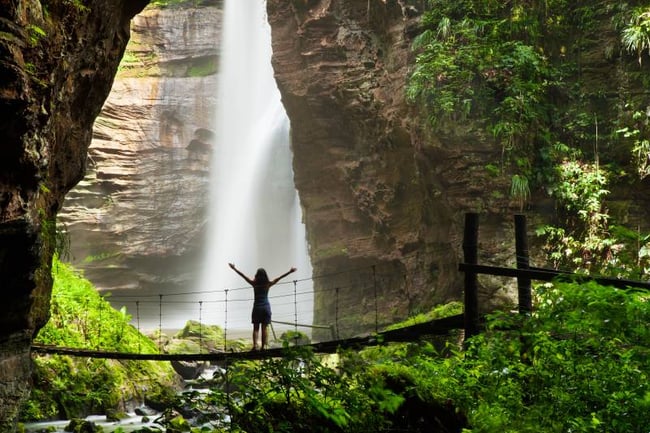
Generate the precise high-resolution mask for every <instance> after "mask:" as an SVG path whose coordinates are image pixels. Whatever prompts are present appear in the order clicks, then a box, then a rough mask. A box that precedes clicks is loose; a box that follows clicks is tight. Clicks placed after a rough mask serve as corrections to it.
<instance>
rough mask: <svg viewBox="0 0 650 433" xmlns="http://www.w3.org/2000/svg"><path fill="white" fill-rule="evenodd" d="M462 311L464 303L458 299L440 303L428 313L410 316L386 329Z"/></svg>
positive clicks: (423, 321) (414, 323) (452, 314)
mask: <svg viewBox="0 0 650 433" xmlns="http://www.w3.org/2000/svg"><path fill="white" fill-rule="evenodd" d="M462 312H463V303H462V302H458V301H452V302H449V303H447V304H442V305H438V306H436V307H435V308H434V309H432V310H431V311H428V312H426V313H422V314H416V315H415V316H413V317H409V318H408V319H406V320H404V321H402V322H399V323H395V324H393V325H390V326H388V327H386V328H385V330H386V331H390V330H392V329H399V328H403V327H405V326H411V325H417V324H418V323H425V322H428V321H431V320H434V319H441V318H443V317H449V316H454V315H456V314H462Z"/></svg>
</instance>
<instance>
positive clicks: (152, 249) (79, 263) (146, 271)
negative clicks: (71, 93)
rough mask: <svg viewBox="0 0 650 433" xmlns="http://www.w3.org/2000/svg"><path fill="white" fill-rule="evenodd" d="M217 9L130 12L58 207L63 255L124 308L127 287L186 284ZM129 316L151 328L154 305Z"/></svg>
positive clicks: (169, 288) (202, 208)
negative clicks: (125, 39)
mask: <svg viewBox="0 0 650 433" xmlns="http://www.w3.org/2000/svg"><path fill="white" fill-rule="evenodd" d="M221 14H222V8H221V2H220V1H217V0H213V1H204V2H202V4H201V6H196V5H195V4H194V3H193V2H189V3H187V4H179V5H174V6H170V7H167V8H161V7H153V6H150V7H148V8H146V9H145V10H144V11H143V12H142V13H140V14H138V15H136V16H135V17H134V19H133V22H132V25H131V40H130V42H129V44H128V46H127V49H126V54H125V57H124V59H123V61H122V63H121V66H120V68H119V70H118V72H117V75H116V77H115V82H114V85H113V88H112V90H111V93H110V95H109V97H108V98H107V100H106V103H105V104H104V107H103V108H102V111H101V113H100V114H99V116H98V117H97V121H96V122H95V127H94V130H93V139H92V143H91V145H90V148H89V154H88V161H89V163H88V167H87V171H86V176H85V178H84V179H83V180H82V181H81V182H80V183H79V184H78V185H77V186H76V187H75V188H73V189H72V190H71V191H70V193H69V194H68V195H67V196H66V199H65V202H64V205H63V209H62V211H61V212H60V213H59V222H60V224H61V225H62V227H65V228H66V231H67V233H68V236H69V239H70V249H69V250H70V258H69V259H70V261H71V262H72V263H73V264H74V265H75V267H77V268H78V269H81V270H82V271H83V272H84V275H85V276H86V277H87V278H88V279H89V280H90V281H92V282H93V284H94V285H95V286H96V287H97V288H98V289H99V290H100V291H101V292H102V293H105V294H106V293H110V294H111V297H110V298H109V299H110V300H111V301H112V302H114V306H115V307H116V308H121V306H126V307H127V310H128V312H129V313H130V314H132V315H133V316H135V315H136V314H137V312H136V305H135V300H134V299H133V298H132V297H131V296H132V294H133V293H137V294H138V295H139V296H141V298H140V299H143V300H145V301H146V300H147V297H146V296H147V295H148V294H149V295H153V296H155V297H156V298H157V296H158V294H159V293H162V294H166V293H179V292H186V291H188V290H191V289H193V288H194V281H195V280H196V277H197V275H198V274H199V267H200V265H201V264H202V261H201V259H200V256H201V252H202V251H201V250H202V247H203V238H204V229H205V226H206V224H205V223H206V221H205V220H206V218H207V215H206V205H207V196H208V189H209V185H208V182H209V178H210V176H209V168H210V155H211V146H212V142H211V141H212V135H213V132H212V131H211V129H210V128H211V127H212V124H213V122H214V116H215V107H216V98H217V77H218V74H217V69H218V61H219V52H218V46H219V40H220V33H221ZM124 296H126V298H125V297H124ZM150 310H151V311H150ZM154 310H155V311H154ZM139 312H140V313H141V314H140V315H141V316H142V320H141V325H142V326H143V327H145V328H147V329H153V328H154V327H156V326H157V325H158V320H157V317H158V310H157V305H156V306H154V305H153V304H152V303H147V302H142V304H141V305H140V306H139ZM152 317H156V320H155V323H154V322H153V321H152V320H147V319H146V318H152ZM190 318H192V319H194V320H197V319H198V318H197V317H193V316H188V317H187V319H190ZM183 324H184V323H183ZM181 326H182V325H181Z"/></svg>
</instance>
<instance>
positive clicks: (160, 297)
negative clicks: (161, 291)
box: [158, 295, 163, 352]
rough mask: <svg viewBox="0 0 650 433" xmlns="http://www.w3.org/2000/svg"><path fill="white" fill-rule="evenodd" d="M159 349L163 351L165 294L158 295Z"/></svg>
mask: <svg viewBox="0 0 650 433" xmlns="http://www.w3.org/2000/svg"><path fill="white" fill-rule="evenodd" d="M158 299H159V303H158V350H159V351H161V352H162V299H163V295H158Z"/></svg>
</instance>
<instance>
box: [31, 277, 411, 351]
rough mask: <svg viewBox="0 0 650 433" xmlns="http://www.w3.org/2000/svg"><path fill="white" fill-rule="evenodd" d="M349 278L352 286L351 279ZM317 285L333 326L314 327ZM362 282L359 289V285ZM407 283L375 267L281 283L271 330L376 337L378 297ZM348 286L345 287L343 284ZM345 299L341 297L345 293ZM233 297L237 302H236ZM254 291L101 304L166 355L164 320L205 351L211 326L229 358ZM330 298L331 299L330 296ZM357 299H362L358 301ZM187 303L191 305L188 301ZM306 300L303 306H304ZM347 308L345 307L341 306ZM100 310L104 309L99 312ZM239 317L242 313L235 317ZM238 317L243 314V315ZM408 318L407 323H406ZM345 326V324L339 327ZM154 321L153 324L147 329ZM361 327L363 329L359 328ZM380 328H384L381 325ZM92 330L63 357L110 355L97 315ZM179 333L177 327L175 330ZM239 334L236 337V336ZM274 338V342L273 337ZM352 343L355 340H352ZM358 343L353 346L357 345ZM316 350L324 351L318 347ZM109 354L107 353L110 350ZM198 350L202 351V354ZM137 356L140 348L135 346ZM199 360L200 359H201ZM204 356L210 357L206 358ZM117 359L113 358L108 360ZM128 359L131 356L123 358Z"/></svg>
mask: <svg viewBox="0 0 650 433" xmlns="http://www.w3.org/2000/svg"><path fill="white" fill-rule="evenodd" d="M350 275H353V276H354V278H352V280H356V281H352V282H348V281H347V280H350V278H349V276H350ZM331 278H335V279H337V281H336V282H335V283H331V284H330V287H327V285H328V279H331ZM315 281H319V283H321V284H322V285H323V286H324V287H321V288H320V289H319V293H320V295H321V296H322V297H324V298H325V299H328V302H327V306H326V307H327V308H331V309H332V313H331V314H330V315H329V317H332V316H333V322H332V323H327V324H322V323H321V324H319V323H313V320H312V316H313V314H314V312H313V311H312V306H313V299H312V297H313V296H314V289H313V284H314V282H315ZM359 281H361V283H359ZM405 281H406V277H405V276H404V275H398V276H396V275H395V274H393V273H381V272H377V266H376V265H368V266H363V267H358V268H352V269H346V270H338V271H335V272H332V273H330V274H328V275H315V276H312V277H310V278H301V279H295V280H291V281H283V282H280V283H278V284H277V285H276V286H274V287H273V289H272V291H271V292H270V293H269V300H270V302H271V304H272V309H273V321H272V326H271V330H272V331H273V334H274V336H275V331H276V329H275V327H276V326H277V327H278V328H279V332H283V331H287V330H293V331H305V330H307V331H306V333H309V332H312V331H314V332H320V335H321V337H320V338H321V340H323V341H321V340H319V339H315V340H314V341H315V343H313V344H322V343H325V342H326V341H345V340H346V339H348V338H352V337H351V336H352V335H355V334H359V333H363V332H371V331H373V330H374V332H375V333H376V332H377V331H379V326H380V323H379V319H378V308H379V307H378V305H379V303H380V300H379V299H378V298H379V297H381V296H384V297H385V296H386V295H385V294H386V293H394V292H395V287H396V286H400V285H403V284H404V282H405ZM346 282H348V284H345V283H346ZM278 287H285V290H284V291H282V290H278ZM399 290H403V287H402V288H400V287H398V291H399ZM347 292H349V293H348V295H343V294H344V293H347ZM352 292H354V296H356V297H360V298H362V302H361V303H358V304H354V303H351V302H349V297H350V296H349V295H350V293H352ZM234 294H237V295H238V297H235V296H234ZM252 294H253V290H252V288H251V287H247V286H241V287H233V288H225V289H220V290H211V291H179V292H174V293H164V294H163V293H157V294H155V293H144V294H143V293H140V294H133V295H132V294H122V293H121V294H119V295H113V294H106V295H104V296H103V299H105V300H106V301H109V302H110V303H111V304H112V305H113V306H114V307H115V308H116V309H118V308H122V307H127V308H126V311H128V312H129V315H130V316H131V318H132V320H131V324H132V325H133V326H134V328H136V329H137V331H138V332H143V331H145V332H150V333H151V332H153V333H156V332H157V334H158V342H157V343H158V348H159V350H161V351H162V350H163V349H164V347H163V346H164V345H163V341H162V335H163V333H164V332H165V330H167V329H169V328H173V327H172V326H169V325H168V324H167V323H168V321H167V319H168V317H170V315H171V314H173V315H174V316H178V315H181V316H183V318H184V319H183V320H184V322H187V321H190V320H191V321H194V322H198V325H199V329H200V331H199V333H200V334H199V339H200V342H199V343H200V344H199V347H201V348H202V347H203V344H202V343H203V341H201V340H202V338H203V334H202V331H201V329H202V328H203V327H207V326H209V325H216V326H219V327H221V328H222V330H223V342H222V345H221V347H220V349H221V350H222V351H223V352H229V351H231V350H232V349H231V348H230V347H229V346H228V344H229V343H228V342H229V338H233V335H234V336H236V335H237V334H239V336H240V337H241V335H245V336H246V337H244V339H245V340H248V338H250V337H249V336H248V335H249V334H250V330H251V328H252V327H251V324H250V308H251V306H252V302H253V296H252ZM330 294H331V296H330ZM360 294H361V296H360ZM58 296H66V294H65V293H63V294H61V293H59V294H58ZM188 297H190V298H191V299H188ZM305 299H307V301H305ZM344 303H345V304H346V305H343V304H344ZM100 308H102V307H101V306H100ZM234 311H239V312H240V313H236V314H235V313H233V312H234ZM241 311H246V313H243V314H241ZM215 313H217V314H216V316H218V320H209V319H208V318H209V316H212V318H213V319H214V317H215ZM350 316H354V320H349V317H350ZM144 317H147V318H148V319H147V320H148V321H149V327H147V326H142V323H141V319H142V318H144ZM404 318H406V317H404ZM346 319H347V323H345V324H343V322H346ZM75 320H76V321H79V322H84V321H85V320H86V317H78V318H76V319H75ZM153 320H156V321H157V323H156V325H155V326H151V325H152V322H153ZM362 322H363V325H362ZM381 325H382V326H384V325H388V323H382V324H381ZM93 326H94V327H95V331H96V334H95V335H94V340H95V341H90V340H91V338H89V341H87V342H86V343H84V344H83V345H82V347H76V348H61V349H60V351H61V353H67V354H70V353H77V352H78V353H84V354H87V351H88V350H94V351H97V352H104V354H105V355H106V356H108V355H109V353H108V352H110V350H101V349H102V348H101V347H99V344H98V343H97V342H98V341H99V340H101V334H102V323H101V313H100V323H95V324H92V325H89V324H85V323H84V324H83V325H82V327H83V328H84V329H86V328H89V327H93ZM176 329H178V327H176ZM235 331H238V332H235ZM276 338H277V337H276ZM355 338H356V337H355ZM355 341H356V340H355ZM317 347H319V349H318V350H324V349H323V348H322V346H317ZM34 349H35V351H36V352H40V353H42V352H44V351H48V353H52V351H53V350H55V349H53V348H52V347H47V348H46V347H45V346H39V345H35V346H34ZM109 349H110V348H109ZM201 350H202V349H201ZM138 352H140V346H139V345H138ZM199 355H201V353H199ZM206 355H208V354H206ZM110 356H115V354H110ZM125 356H127V357H128V356H130V355H125Z"/></svg>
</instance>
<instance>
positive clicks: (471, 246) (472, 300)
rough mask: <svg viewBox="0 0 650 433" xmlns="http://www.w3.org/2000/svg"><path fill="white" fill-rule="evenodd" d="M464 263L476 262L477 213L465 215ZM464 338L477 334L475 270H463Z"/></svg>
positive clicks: (473, 263) (476, 283)
mask: <svg viewBox="0 0 650 433" xmlns="http://www.w3.org/2000/svg"><path fill="white" fill-rule="evenodd" d="M463 254H464V256H465V263H467V264H470V265H477V264H478V214H476V213H468V214H466V215H465V233H464V236H463ZM464 301H465V313H464V315H465V338H466V339H467V338H469V337H471V336H473V335H476V334H478V323H479V320H478V281H477V277H476V272H470V271H465V299H464Z"/></svg>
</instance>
